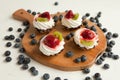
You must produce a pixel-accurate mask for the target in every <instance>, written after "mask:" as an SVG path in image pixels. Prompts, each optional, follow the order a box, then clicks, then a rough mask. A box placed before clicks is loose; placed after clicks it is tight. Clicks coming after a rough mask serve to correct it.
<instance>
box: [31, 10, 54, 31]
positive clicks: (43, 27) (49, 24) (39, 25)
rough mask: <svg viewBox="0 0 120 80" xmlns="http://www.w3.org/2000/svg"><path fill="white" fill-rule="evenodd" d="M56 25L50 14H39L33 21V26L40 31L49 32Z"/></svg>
mask: <svg viewBox="0 0 120 80" xmlns="http://www.w3.org/2000/svg"><path fill="white" fill-rule="evenodd" d="M54 25H55V23H54V20H53V19H52V17H51V15H50V13H49V12H44V13H42V14H37V15H35V17H34V20H33V26H34V27H35V28H36V29H37V30H38V31H39V32H41V31H44V32H46V31H48V30H50V29H52V28H53V26H54Z"/></svg>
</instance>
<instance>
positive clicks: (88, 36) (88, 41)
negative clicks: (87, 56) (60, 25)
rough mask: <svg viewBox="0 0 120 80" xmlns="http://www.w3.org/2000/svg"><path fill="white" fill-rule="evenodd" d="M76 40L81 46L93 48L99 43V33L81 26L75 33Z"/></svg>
mask: <svg viewBox="0 0 120 80" xmlns="http://www.w3.org/2000/svg"><path fill="white" fill-rule="evenodd" d="M74 41H75V43H76V44H77V45H79V47H81V48H86V49H92V48H94V47H95V46H97V45H98V35H97V34H96V33H95V32H94V31H92V30H90V29H87V28H80V29H78V30H77V31H76V32H75V34H74Z"/></svg>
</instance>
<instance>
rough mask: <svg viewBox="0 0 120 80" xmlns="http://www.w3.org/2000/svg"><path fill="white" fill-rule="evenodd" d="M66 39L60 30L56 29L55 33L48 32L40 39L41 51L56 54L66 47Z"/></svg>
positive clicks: (47, 54) (45, 53)
mask: <svg viewBox="0 0 120 80" xmlns="http://www.w3.org/2000/svg"><path fill="white" fill-rule="evenodd" d="M64 44H65V42H64V39H63V36H62V34H61V33H60V32H58V31H55V32H53V34H48V35H46V36H44V37H43V38H42V39H41V40H40V47H39V49H40V51H41V52H42V53H43V54H44V55H46V56H50V55H55V54H58V53H59V52H61V51H62V50H63V49H64Z"/></svg>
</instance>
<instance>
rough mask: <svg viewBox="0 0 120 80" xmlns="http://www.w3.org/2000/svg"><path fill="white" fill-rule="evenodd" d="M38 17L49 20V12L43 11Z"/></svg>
mask: <svg viewBox="0 0 120 80" xmlns="http://www.w3.org/2000/svg"><path fill="white" fill-rule="evenodd" d="M39 17H42V18H47V19H48V20H50V13H49V12H44V13H42V14H40V15H39Z"/></svg>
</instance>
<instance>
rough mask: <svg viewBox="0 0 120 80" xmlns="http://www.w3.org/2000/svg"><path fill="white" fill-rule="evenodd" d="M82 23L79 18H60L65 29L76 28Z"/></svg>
mask: <svg viewBox="0 0 120 80" xmlns="http://www.w3.org/2000/svg"><path fill="white" fill-rule="evenodd" d="M81 23H82V19H81V18H80V17H79V18H78V19H77V20H73V19H67V18H65V17H63V18H62V25H63V26H65V27H67V28H77V27H78V26H80V25H81Z"/></svg>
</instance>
